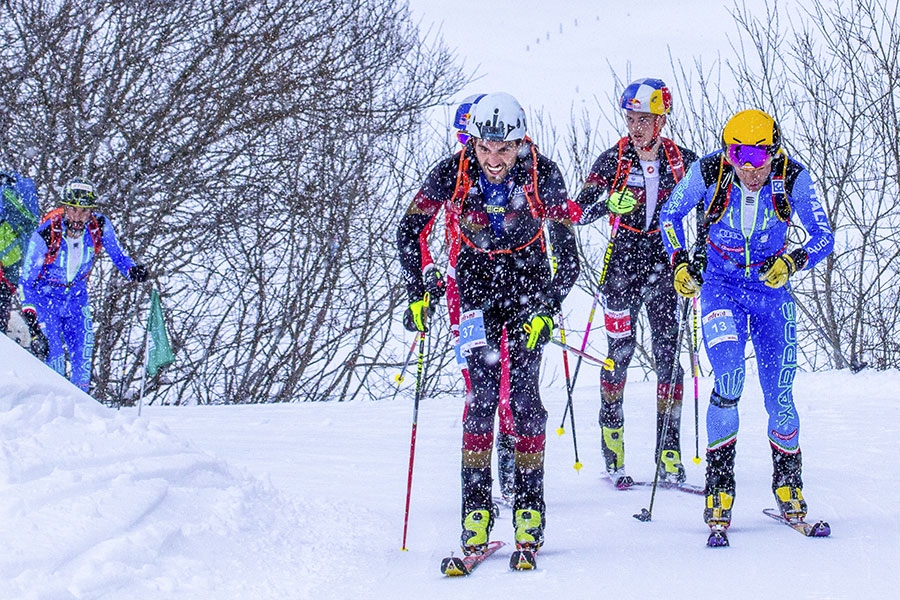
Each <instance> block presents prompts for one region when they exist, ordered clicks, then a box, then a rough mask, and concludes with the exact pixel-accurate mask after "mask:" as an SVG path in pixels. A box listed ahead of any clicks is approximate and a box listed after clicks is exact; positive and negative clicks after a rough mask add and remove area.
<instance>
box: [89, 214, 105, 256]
mask: <svg viewBox="0 0 900 600" xmlns="http://www.w3.org/2000/svg"><path fill="white" fill-rule="evenodd" d="M105 222H106V220H105V219H104V218H103V217H100V218H99V219H98V218H97V216H96V215H94V214H93V213H91V220H90V221H89V222H88V225H87V228H88V231H89V232H90V233H91V241H92V242H94V256H95V257H96V256H99V255H100V251H101V250H103V225H104V224H105Z"/></svg>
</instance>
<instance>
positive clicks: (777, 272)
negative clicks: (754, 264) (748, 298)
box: [759, 248, 809, 288]
mask: <svg viewBox="0 0 900 600" xmlns="http://www.w3.org/2000/svg"><path fill="white" fill-rule="evenodd" d="M808 258H809V256H808V255H807V254H806V250H804V249H803V248H798V249H796V250H794V251H793V252H791V253H790V254H782V255H781V256H770V257H769V258H767V259H766V261H765V262H764V263H763V264H762V266H761V267H760V268H759V280H760V281H765V282H766V285H767V286H768V287H770V288H780V287H783V286H784V284H786V283H787V281H788V278H789V277H790V276H791V275H793V274H794V273H796V272H797V271H799V270H800V269H802V268H803V267H805V266H806V261H807V260H808Z"/></svg>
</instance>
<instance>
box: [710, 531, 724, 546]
mask: <svg viewBox="0 0 900 600" xmlns="http://www.w3.org/2000/svg"><path fill="white" fill-rule="evenodd" d="M706 545H707V547H709V548H725V547H727V546H728V545H729V544H728V536H726V535H725V532H724V531H713V532H712V533H710V534H709V538H707V540H706Z"/></svg>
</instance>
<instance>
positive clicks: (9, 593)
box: [0, 336, 900, 600]
mask: <svg viewBox="0 0 900 600" xmlns="http://www.w3.org/2000/svg"><path fill="white" fill-rule="evenodd" d="M549 352H551V353H555V352H557V349H555V348H551V349H550V350H549ZM581 381H582V383H581V384H580V385H579V387H578V389H577V390H576V397H575V403H576V416H577V418H578V420H577V422H576V425H577V430H576V433H577V435H578V437H577V439H578V443H579V446H578V449H579V457H580V459H581V462H582V463H583V464H584V467H583V468H582V469H581V471H580V472H576V471H575V470H574V469H573V468H572V467H573V462H574V459H573V447H572V436H571V431H570V430H569V428H568V427H567V431H566V434H565V435H564V436H562V437H558V436H557V435H555V434H553V431H554V430H555V428H556V427H557V426H558V424H559V420H560V418H561V416H562V410H563V407H564V404H565V393H564V392H563V391H562V390H560V389H545V390H544V397H545V402H546V404H547V407H548V409H549V411H550V425H549V428H548V429H549V432H550V434H551V435H550V436H549V437H548V448H547V484H546V485H547V504H548V524H547V531H546V546H545V548H544V549H543V550H542V551H541V553H540V555H539V557H538V558H539V569H538V570H537V571H534V572H530V573H527V572H526V573H511V572H509V571H508V569H507V564H506V558H507V555H508V553H507V552H502V556H501V557H498V558H496V559H491V560H490V561H489V562H487V563H485V565H484V566H482V568H481V569H479V570H478V572H476V573H475V574H474V575H473V576H472V577H470V578H462V579H458V580H447V579H445V578H443V577H442V576H441V575H440V573H439V570H438V566H439V563H440V559H441V558H442V557H443V556H444V555H446V554H447V553H448V552H450V551H452V550H455V549H456V547H457V541H458V535H459V502H460V499H459V496H460V490H459V453H460V450H459V447H460V440H461V424H460V414H461V407H462V400H461V399H460V398H447V397H440V398H427V399H424V400H423V401H422V402H421V405H420V409H419V415H418V440H417V448H416V461H415V470H414V480H413V490H412V502H411V509H410V521H409V536H408V540H407V547H408V551H406V552H402V551H401V549H400V548H401V544H402V533H403V517H404V502H405V497H406V478H407V466H408V459H409V442H410V431H411V424H412V413H413V399H412V389H411V386H412V385H413V381H412V378H411V377H407V380H406V383H405V384H404V391H403V392H402V393H401V394H400V395H399V396H398V397H397V399H396V400H394V401H384V402H352V403H328V404H290V405H245V406H205V407H156V406H152V407H149V408H148V407H144V410H143V414H142V416H141V417H138V416H137V411H136V410H135V409H123V410H121V411H115V410H111V409H107V408H105V407H103V406H101V405H99V404H97V403H96V402H94V401H93V400H92V399H90V398H89V397H88V396H86V395H84V394H82V393H81V392H79V391H77V390H76V389H75V388H74V387H72V386H71V385H69V384H68V383H67V382H65V381H64V380H63V379H61V378H60V377H58V376H56V375H55V374H53V373H51V372H50V371H49V370H48V369H47V368H46V367H44V366H43V365H41V364H39V363H38V362H37V361H35V360H33V359H32V358H31V357H30V356H29V355H27V354H25V353H24V352H23V351H22V350H21V349H19V348H18V347H17V346H15V345H14V344H13V343H12V342H11V341H9V340H8V339H7V338H5V337H3V336H0V440H2V449H3V452H2V461H3V462H2V465H0V540H2V544H3V550H2V552H0V598H2V599H4V600H5V599H10V600H12V599H22V598H35V599H37V598H40V599H46V600H50V599H52V600H56V599H72V598H79V599H82V598H92V599H99V598H103V599H118V598H128V599H130V600H137V599H144V598H146V599H150V598H184V599H192V600H206V599H209V600H213V599H215V600H226V599H232V598H233V599H246V598H267V599H269V598H270V599H280V598H284V599H293V598H310V599H321V598H354V599H358V598H408V597H427V598H448V599H449V598H460V597H463V598H465V597H472V596H477V597H486V598H513V597H534V598H548V597H560V598H597V597H607V596H608V597H615V598H650V597H666V598H703V597H728V598H736V599H744V598H746V599H750V598H758V597H766V596H775V597H781V596H785V597H792V598H875V597H889V596H890V594H891V592H890V590H891V589H894V590H896V589H897V587H898V584H900V576H898V570H897V569H896V565H895V563H896V558H897V556H900V522H898V521H900V518H898V510H897V504H896V502H895V498H896V497H897V495H898V491H900V484H898V481H900V478H898V467H897V455H898V443H897V439H898V437H900V406H898V404H897V401H896V400H897V389H898V388H900V373H898V372H895V371H894V372H882V373H878V372H872V371H864V372H862V373H859V374H856V375H852V374H850V373H849V372H848V371H834V372H824V373H803V374H800V375H799V376H798V377H797V382H796V396H797V404H798V407H799V409H800V414H801V418H802V420H803V448H804V454H805V457H804V458H805V463H806V464H805V470H804V479H805V482H806V487H805V491H806V495H807V498H808V500H809V503H810V511H811V515H812V516H814V517H817V518H823V519H825V520H827V521H829V522H830V523H831V525H832V528H833V534H832V536H831V538H828V539H806V538H804V537H802V536H800V535H799V534H797V533H795V532H794V531H792V530H790V529H788V528H786V527H783V526H780V525H778V524H777V523H775V522H774V521H772V520H771V519H769V518H768V517H766V516H764V515H763V514H762V513H761V512H760V511H761V509H762V508H765V507H767V506H771V505H772V498H771V492H770V489H769V486H770V478H771V474H770V473H771V466H770V458H769V449H768V445H767V442H766V437H765V416H764V412H763V409H762V399H761V392H760V390H759V387H758V385H757V384H756V382H755V380H754V379H753V378H752V377H751V378H750V381H749V384H748V386H747V390H746V393H745V394H744V397H743V399H742V400H741V416H742V424H741V435H740V438H739V446H738V447H739V451H738V462H737V480H738V481H737V483H738V488H737V489H738V491H737V500H736V505H735V511H734V523H733V525H732V528H731V543H732V545H731V547H730V548H725V549H709V548H706V546H705V541H706V527H705V525H704V524H703V521H702V509H703V499H702V497H700V496H695V495H689V494H684V493H681V492H676V491H670V490H661V491H660V492H659V493H658V494H657V496H656V500H655V504H654V507H653V520H652V521H651V522H649V523H642V522H639V521H637V520H636V519H634V518H632V515H633V514H634V513H636V512H639V510H640V509H641V508H644V507H647V506H648V504H649V500H650V490H649V488H636V489H632V490H629V491H625V492H620V491H616V490H615V489H614V488H613V487H612V486H611V485H610V484H609V483H608V481H607V480H606V479H605V477H604V474H603V467H602V463H601V459H600V441H599V428H598V426H597V424H596V415H597V410H598V407H599V392H598V387H597V385H596V383H597V372H596V371H595V370H593V369H584V370H583V374H582V379H581ZM710 386H711V381H709V380H707V379H703V380H702V381H701V384H700V397H701V402H700V405H701V440H700V443H701V448H702V445H703V444H704V442H705V439H704V436H703V435H702V422H703V419H702V417H703V413H704V412H705V404H706V402H705V399H706V398H708V394H709V390H710ZM689 387H690V386H689ZM653 405H654V400H653V385H652V383H648V382H633V383H630V384H629V386H628V388H627V391H626V419H627V421H626V432H627V434H626V442H627V443H626V448H627V449H626V453H627V464H628V465H629V467H630V470H631V471H632V472H633V474H634V475H636V476H637V477H638V478H641V479H648V478H650V477H651V475H652V470H653V464H652V458H651V454H652V443H653V437H652V436H653V418H654V417H653V415H652V411H653ZM682 432H683V442H684V443H683V445H684V453H685V458H686V463H687V465H688V478H689V481H690V482H693V483H697V484H702V480H703V465H702V464H701V465H694V464H693V463H692V462H691V461H690V456H691V455H692V454H693V447H694V446H693V441H694V429H693V407H692V402H691V401H688V402H687V406H686V409H685V414H684V426H683V428H682ZM701 454H702V449H701ZM512 533H513V532H512V525H511V523H510V513H509V511H508V510H507V509H504V510H503V512H502V514H501V518H500V521H499V522H498V524H497V526H496V527H495V530H494V536H493V537H494V539H499V540H505V541H506V542H512V539H513V538H512Z"/></svg>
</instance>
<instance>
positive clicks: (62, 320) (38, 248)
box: [21, 212, 135, 392]
mask: <svg viewBox="0 0 900 600" xmlns="http://www.w3.org/2000/svg"><path fill="white" fill-rule="evenodd" d="M93 216H94V218H95V219H96V220H97V224H98V226H99V227H98V229H99V235H100V237H101V239H102V245H103V248H104V249H105V250H106V252H107V253H108V254H109V256H110V258H111V259H112V261H113V263H114V264H115V265H116V267H117V268H118V269H119V271H120V272H121V273H122V274H123V275H125V276H126V277H128V272H129V271H130V269H131V268H132V267H133V266H134V265H135V262H134V261H133V260H132V259H131V257H129V256H128V255H127V254H126V253H125V251H124V250H123V249H122V247H121V246H120V245H119V241H118V239H117V238H116V233H115V231H114V230H113V226H112V223H110V222H109V219H107V218H106V217H104V216H103V215H102V214H100V213H96V212H95V213H93ZM60 225H61V227H62V231H61V234H62V235H61V240H60V242H59V243H60V246H59V252H58V253H57V255H56V258H55V260H54V261H53V262H52V263H50V264H45V257H46V256H47V253H48V246H47V241H46V240H45V236H47V233H46V231H47V230H48V228H49V227H50V226H51V220H45V221H44V222H43V223H41V225H40V226H39V227H38V229H37V231H36V232H34V234H33V235H32V236H31V241H30V243H29V245H28V252H27V254H26V256H25V264H24V268H23V273H22V282H21V285H22V292H23V294H24V298H25V303H24V308H28V307H31V308H33V309H34V310H36V311H37V314H38V318H39V319H40V323H41V327H42V329H43V330H44V333H45V334H46V336H47V340H48V342H49V349H50V352H49V354H48V356H47V364H49V365H50V367H51V368H52V369H53V370H54V371H56V372H57V373H59V374H60V375H62V376H63V377H65V376H66V354H65V350H66V349H67V350H68V354H69V360H70V361H71V363H72V374H71V377H70V380H71V381H72V383H74V384H75V385H77V386H78V387H79V388H81V389H82V390H84V391H85V392H88V391H89V389H90V385H91V359H92V357H93V353H94V323H93V319H92V318H91V306H90V298H89V297H88V289H87V280H88V276H89V275H90V272H91V268H92V267H93V266H94V261H95V260H96V258H97V257H96V256H95V248H94V241H93V237H92V233H91V231H90V229H91V227H90V226H88V227H85V228H84V231H83V233H82V234H81V235H80V236H78V237H76V238H70V237H69V236H68V235H67V234H66V232H67V227H66V224H65V221H64V220H63V222H62V223H61V224H60ZM42 233H43V235H42ZM47 237H49V236H47ZM72 252H77V253H80V255H81V256H80V259H81V260H80V265H79V266H78V269H77V271H76V272H75V273H74V274H73V276H71V277H70V276H69V273H68V268H67V265H68V262H69V255H70V253H72ZM73 258H77V257H73Z"/></svg>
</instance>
